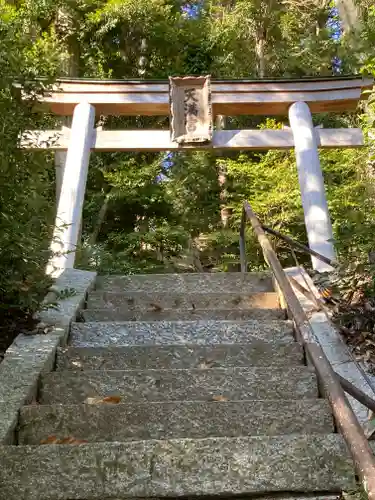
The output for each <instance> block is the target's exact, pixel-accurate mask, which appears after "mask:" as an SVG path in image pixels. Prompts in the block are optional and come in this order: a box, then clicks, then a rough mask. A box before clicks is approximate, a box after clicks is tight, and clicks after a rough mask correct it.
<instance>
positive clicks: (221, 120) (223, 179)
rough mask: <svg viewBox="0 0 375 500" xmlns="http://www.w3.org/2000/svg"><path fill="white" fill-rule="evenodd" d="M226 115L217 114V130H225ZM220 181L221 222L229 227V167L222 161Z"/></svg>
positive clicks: (219, 152)
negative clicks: (227, 186)
mask: <svg viewBox="0 0 375 500" xmlns="http://www.w3.org/2000/svg"><path fill="white" fill-rule="evenodd" d="M225 121H226V120H225V116H222V115H217V116H216V130H223V129H224V127H225ZM220 155H221V151H216V156H217V157H218V156H220ZM218 182H219V186H220V217H221V224H222V226H223V227H228V225H229V217H230V215H231V210H230V209H229V208H228V207H226V203H227V197H228V193H227V190H226V183H227V169H226V166H225V165H224V164H223V163H221V164H220V165H219V167H218Z"/></svg>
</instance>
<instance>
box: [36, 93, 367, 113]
mask: <svg viewBox="0 0 375 500" xmlns="http://www.w3.org/2000/svg"><path fill="white" fill-rule="evenodd" d="M360 98H361V87H360V86H358V87H355V88H343V89H336V90H317V91H314V90H311V91H310V90H309V91H305V90H300V91H284V90H279V91H269V92H253V91H244V92H242V91H241V92H235V91H230V92H213V93H212V109H213V114H214V115H228V116H237V115H286V114H287V113H288V108H289V106H290V105H291V104H293V103H294V102H297V101H303V102H306V103H307V104H308V105H309V107H310V109H311V112H312V113H321V112H340V111H345V110H351V109H355V108H356V106H357V103H358V101H359V99H360ZM82 101H87V102H89V103H90V104H92V105H93V106H95V109H96V113H97V114H104V115H129V116H130V115H144V116H168V115H169V95H168V93H167V92H130V91H129V92H124V91H122V92H120V91H119V92H113V91H111V90H110V89H109V92H96V91H95V89H94V88H93V89H92V91H91V92H82V93H81V92H80V91H79V89H77V92H76V93H75V92H52V93H50V94H48V95H46V96H45V97H44V98H43V99H42V100H41V102H40V106H41V109H43V108H47V109H50V110H51V111H52V112H53V113H56V114H60V115H70V114H72V112H73V109H74V107H75V106H76V105H77V104H78V103H80V102H82Z"/></svg>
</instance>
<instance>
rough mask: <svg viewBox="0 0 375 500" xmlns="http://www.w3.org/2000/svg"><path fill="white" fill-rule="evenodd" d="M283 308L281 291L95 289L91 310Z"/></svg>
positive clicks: (157, 310)
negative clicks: (129, 290) (279, 292)
mask: <svg viewBox="0 0 375 500" xmlns="http://www.w3.org/2000/svg"><path fill="white" fill-rule="evenodd" d="M251 308H254V309H279V308H280V305H279V299H278V295H277V293H274V292H273V293H270V292H268V293H251V294H249V293H238V292H237V293H223V292H216V293H213V292H210V293H177V292H175V293H166V292H164V293H153V292H147V293H146V292H122V293H119V292H106V291H99V292H92V293H90V295H89V297H88V299H87V309H111V310H112V309H122V310H125V311H145V312H154V313H155V312H162V311H165V310H175V309H177V310H179V311H180V310H191V311H200V310H202V309H203V310H204V309H224V310H225V309H235V310H236V309H240V310H247V309H251Z"/></svg>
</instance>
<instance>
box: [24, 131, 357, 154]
mask: <svg viewBox="0 0 375 500" xmlns="http://www.w3.org/2000/svg"><path fill="white" fill-rule="evenodd" d="M316 134H317V136H318V145H319V147H321V148H342V147H360V146H363V134H362V131H361V130H360V129H357V128H342V129H316ZM69 140H70V132H69V130H67V129H64V131H57V130H56V131H54V130H46V131H38V130H35V131H29V132H26V133H25V134H24V136H23V137H22V139H21V147H22V148H24V149H28V150H31V149H52V150H55V151H59V150H60V151H61V150H66V149H67V148H68V145H69ZM293 147H294V139H293V133H292V131H291V130H221V131H217V132H214V134H213V141H212V144H211V145H184V146H179V145H178V144H176V143H174V142H171V140H170V132H169V130H95V131H94V134H93V137H92V142H91V149H92V150H94V151H173V150H183V149H210V148H213V149H233V150H268V149H291V148H293Z"/></svg>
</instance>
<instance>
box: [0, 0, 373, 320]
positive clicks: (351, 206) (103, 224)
mask: <svg viewBox="0 0 375 500" xmlns="http://www.w3.org/2000/svg"><path fill="white" fill-rule="evenodd" d="M359 3H361V2H359ZM362 3H363V5H365V4H366V5H365V6H366V9H367V10H364V12H366V15H364V16H363V23H362V28H361V29H362V31H361V34H360V36H359V37H358V33H356V34H353V33H350V32H349V31H348V32H345V33H344V32H342V30H341V25H340V22H339V19H338V16H337V12H336V11H335V10H334V9H333V8H332V5H331V4H330V3H329V2H326V3H325V4H324V5H323V6H318V5H316V4H315V3H314V2H306V3H303V5H302V4H301V2H294V1H293V0H290V1H288V2H282V1H281V2H274V4H273V8H272V9H271V10H270V9H269V5H270V3H269V2H267V1H264V0H252V1H247V0H246V1H245V0H239V1H237V2H227V1H222V0H205V1H203V2H201V1H197V2H181V1H178V0H126V1H125V0H119V1H115V2H114V1H108V0H95V1H86V0H80V1H79V2H77V1H71V0H58V1H56V0H17V1H12V2H0V6H1V7H0V14H1V15H0V30H1V33H0V62H1V74H0V122H1V123H0V145H1V151H0V182H1V186H2V189H1V191H0V204H1V205H0V211H1V225H0V252H1V253H0V257H1V259H0V290H1V294H2V297H1V299H2V300H1V302H2V317H3V318H4V316H9V317H11V318H15V317H17V316H25V315H26V316H27V315H28V314H29V313H31V312H32V311H34V310H35V309H36V308H37V307H38V304H39V300H40V297H41V296H42V295H43V292H44V290H45V288H46V284H47V281H48V280H46V278H45V276H44V268H45V262H46V259H47V257H48V246H49V237H50V226H51V223H52V221H53V212H54V173H53V172H54V169H53V165H52V161H51V160H52V155H46V154H40V153H38V154H31V153H25V152H22V151H20V150H19V149H18V148H17V141H18V137H19V134H20V132H21V131H22V130H25V129H27V128H38V127H40V126H42V125H43V123H41V121H43V120H44V122H45V123H44V124H45V125H46V124H47V122H48V121H51V118H50V117H44V118H42V117H40V116H36V115H33V114H32V113H31V112H30V107H29V106H28V105H27V104H25V103H21V102H20V100H19V98H18V97H17V95H16V94H15V93H14V91H13V87H12V82H13V79H14V76H15V75H17V76H18V77H20V78H21V79H22V78H30V77H34V76H41V75H44V76H47V77H51V78H52V77H53V76H54V75H55V74H62V75H64V74H67V73H69V74H71V75H74V76H82V77H95V78H102V77H111V78H135V77H142V78H148V79H152V78H166V77H167V76H168V75H171V74H208V73H210V74H212V76H213V77H220V78H222V77H227V78H235V77H244V78H254V77H262V76H269V77H281V76H288V77H291V76H297V77H303V76H307V75H325V76H326V75H332V74H337V72H342V73H345V72H358V71H359V70H360V69H361V68H363V70H364V71H367V72H370V73H371V72H375V70H374V68H375V63H374V61H375V57H374V51H373V40H374V39H375V21H374V20H375V9H374V8H373V7H372V8H367V7H369V5H367V4H368V1H367V0H366V1H365V0H363V2H362ZM181 7H183V8H181ZM176 27H178V29H176ZM353 37H354V38H353ZM352 42H353V43H352ZM354 42H355V43H354ZM359 54H360V57H359ZM372 116H373V113H372V112H371V106H370V107H369V108H368V109H367V110H366V111H364V110H360V111H359V112H358V113H353V114H350V115H345V116H338V117H334V116H329V117H327V116H319V117H316V123H317V124H318V123H323V124H324V125H325V126H337V127H340V126H357V125H358V124H359V125H361V126H362V127H363V129H364V130H365V132H366V135H368V136H369V141H370V143H371V144H372V143H374V137H373V136H372V134H371V131H372V129H373V128H374V123H375V122H374V119H373V118H372ZM98 118H99V119H100V124H101V125H102V126H103V127H104V128H108V129H109V128H111V129H113V128H118V129H123V128H147V129H149V128H166V127H168V122H167V120H166V119H165V118H160V117H132V118H124V117H98ZM286 122H287V117H279V118H278V120H277V121H275V120H273V119H265V118H264V117H246V116H245V117H240V118H231V117H227V123H226V127H227V128H233V129H235V128H256V127H263V128H264V127H267V128H270V127H271V128H272V127H277V128H279V127H281V126H282V123H286ZM373 151H374V148H372V149H371V148H370V150H368V149H364V150H353V151H350V150H337V151H336V150H334V151H326V152H323V153H322V155H321V158H322V165H323V168H324V174H325V180H326V186H327V192H328V199H329V205H330V210H331V213H332V218H333V223H334V230H335V237H336V240H337V247H338V249H339V252H340V255H342V256H343V257H345V258H351V257H350V256H352V255H355V256H356V257H358V256H361V257H360V258H364V257H363V256H366V255H367V252H368V250H370V249H371V248H372V246H373V242H372V235H373V234H374V220H375V214H374V207H375V203H374V202H373V201H374V191H373V190H372V191H371V190H370V189H369V187H370V186H371V184H372V183H373V177H371V168H369V167H371V165H372V163H374V160H373V157H374V154H373ZM373 171H375V169H374V168H373V169H372V173H373ZM219 173H220V175H221V176H222V177H223V176H224V179H225V181H224V185H220V183H219V180H218V176H219ZM244 199H248V200H249V201H250V202H251V203H252V205H253V207H254V209H255V210H256V211H257V213H258V214H259V216H260V218H261V220H262V222H264V223H265V224H268V225H270V226H272V227H274V228H275V229H279V230H280V231H281V232H283V233H285V234H288V235H290V236H292V237H294V238H296V239H298V240H300V241H301V242H306V235H305V229H304V222H303V211H302V207H301V200H300V195H299V188H298V181H297V172H296V167H295V160H294V155H293V153H292V152H275V151H270V152H258V153H255V152H253V153H249V154H242V153H238V152H232V153H226V154H220V152H217V151H215V152H200V153H192V154H174V155H172V156H171V155H166V154H164V153H163V154H155V153H147V154H146V153H145V154H125V153H113V154H109V153H107V154H96V155H92V159H91V162H90V169H89V180H88V191H87V196H86V201H85V207H84V217H83V238H82V239H83V245H82V248H81V249H80V253H79V256H78V265H80V266H81V267H84V268H92V269H97V270H98V271H100V272H112V273H115V272H124V273H127V272H162V271H170V270H176V269H177V270H188V269H195V270H209V269H222V270H228V269H236V268H238V266H239V254H238V230H239V221H240V215H241V206H242V202H243V200H244ZM223 206H225V207H227V208H229V209H230V212H231V216H230V217H229V222H228V224H227V226H226V227H223V221H222V220H221V216H220V209H221V208H222V207H223ZM248 233H249V235H248V245H247V251H248V261H249V264H250V267H251V268H253V269H258V268H261V267H263V266H264V261H263V258H262V256H261V254H260V251H259V247H258V246H257V244H256V242H255V240H254V238H253V236H252V234H251V231H250V229H249V231H248ZM274 244H275V245H276V247H277V250H278V253H279V254H280V256H281V259H282V261H283V263H285V264H293V260H291V257H290V252H289V249H288V248H286V247H285V245H284V243H282V242H281V241H278V240H275V241H274ZM358 258H359V257H358ZM299 259H300V260H301V262H304V263H308V261H309V259H306V257H305V256H303V255H299ZM0 321H1V318H0Z"/></svg>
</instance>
